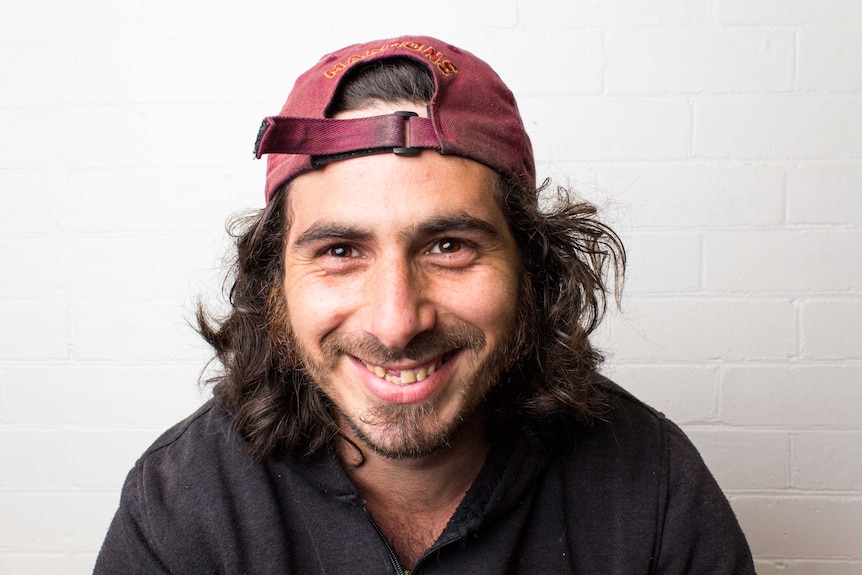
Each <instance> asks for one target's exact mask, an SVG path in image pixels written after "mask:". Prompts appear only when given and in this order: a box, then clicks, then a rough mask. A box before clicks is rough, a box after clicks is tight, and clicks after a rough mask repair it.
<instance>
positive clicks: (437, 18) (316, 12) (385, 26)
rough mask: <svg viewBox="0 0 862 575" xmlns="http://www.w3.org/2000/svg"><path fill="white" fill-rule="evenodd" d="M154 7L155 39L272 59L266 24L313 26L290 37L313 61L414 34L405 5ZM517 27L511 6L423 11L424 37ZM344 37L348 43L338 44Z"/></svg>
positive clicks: (481, 1)
mask: <svg viewBox="0 0 862 575" xmlns="http://www.w3.org/2000/svg"><path fill="white" fill-rule="evenodd" d="M158 6H159V11H158V15H159V19H158V34H159V35H164V36H170V37H181V38H220V37H225V36H228V37H238V38H241V39H250V40H258V42H259V43H260V44H262V45H261V46H260V52H259V54H268V53H273V52H274V51H276V50H279V49H283V47H284V41H285V35H283V34H275V33H270V31H269V29H268V27H267V25H268V23H271V22H307V23H313V25H310V26H308V27H307V28H308V29H306V30H301V31H299V32H298V33H297V34H295V35H296V36H298V37H299V38H301V39H302V42H303V43H305V44H308V43H311V44H313V45H314V46H315V48H316V49H315V52H314V53H315V55H316V56H317V57H319V56H320V55H321V53H322V51H324V50H326V49H327V47H328V48H330V49H333V48H336V47H338V46H343V45H347V44H345V43H343V42H342V43H339V40H341V39H344V40H348V41H351V42H356V41H361V40H362V39H364V40H366V41H367V40H369V39H373V38H384V37H392V36H397V35H403V34H404V33H405V28H411V29H414V28H417V26H409V25H407V24H406V23H405V18H406V16H405V14H408V15H409V14H410V11H409V10H407V11H406V12H405V5H404V4H403V3H399V2H394V1H392V0H386V1H383V2H381V3H380V4H377V5H375V6H374V9H373V10H369V6H368V5H363V4H361V3H357V2H347V1H344V0H336V1H333V2H332V3H331V4H329V5H327V10H326V11H325V12H322V11H321V9H320V6H319V5H315V4H295V5H294V4H285V3H283V2H275V1H273V0H266V1H265V2H264V3H263V5H262V6H258V5H257V4H256V5H255V8H254V9H253V10H235V9H227V8H226V9H221V10H218V9H210V10H203V9H202V8H201V5H200V4H198V3H196V2H164V1H160V2H159V3H158ZM517 21H518V12H517V6H516V3H515V1H514V0H502V1H499V2H497V1H494V0H476V1H475V2H469V3H468V2H459V1H457V0H441V1H440V2H436V3H435V4H434V5H433V6H432V7H430V9H428V10H424V11H422V24H421V28H422V29H423V30H428V31H429V32H428V33H431V32H433V31H434V30H435V29H442V30H452V29H455V30H458V29H486V28H513V27H514V26H515V25H516V23H517ZM354 30H359V31H360V32H362V34H361V35H360V36H359V38H353V36H355V34H350V32H352V31H354ZM407 32H409V30H408V31H407ZM422 33H425V32H422ZM431 35H433V34H431ZM439 35H441V36H442V34H439ZM288 36H289V35H288ZM333 36H341V37H342V38H333ZM345 36H347V38H343V37H345ZM449 36H451V34H449V35H447V36H445V38H446V39H448V38H449Z"/></svg>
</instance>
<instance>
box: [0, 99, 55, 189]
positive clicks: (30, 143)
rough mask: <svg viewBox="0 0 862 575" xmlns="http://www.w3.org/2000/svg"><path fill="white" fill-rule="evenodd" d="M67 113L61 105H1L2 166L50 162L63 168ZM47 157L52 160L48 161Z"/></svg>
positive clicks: (25, 167) (39, 165) (19, 167)
mask: <svg viewBox="0 0 862 575" xmlns="http://www.w3.org/2000/svg"><path fill="white" fill-rule="evenodd" d="M63 117H64V114H63V113H62V112H61V111H60V110H59V109H58V108H57V107H47V108H19V107H2V106H0V126H3V134H2V136H0V170H6V169H14V170H39V169H44V168H45V167H46V165H48V166H49V167H50V168H51V169H59V168H62V167H63V166H64V159H65V157H66V154H65V153H66V146H65V144H64V140H65V139H67V137H68V132H67V131H66V130H65V128H64V126H63ZM45 126H50V127H51V132H52V137H50V138H46V137H45V134H44V129H45ZM35 150H38V153H35V152H34V151H35ZM46 158H51V161H50V162H47V161H46ZM4 195H5V194H4Z"/></svg>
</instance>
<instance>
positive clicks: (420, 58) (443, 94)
mask: <svg viewBox="0 0 862 575" xmlns="http://www.w3.org/2000/svg"><path fill="white" fill-rule="evenodd" d="M393 57H406V58H410V59H413V60H415V61H417V62H420V63H421V64H424V65H425V66H426V67H427V68H428V71H429V72H431V74H432V75H433V77H434V85H435V90H434V96H433V97H432V98H431V102H430V105H429V114H430V117H429V118H422V117H418V116H415V115H413V114H412V113H409V112H399V113H395V114H388V115H383V116H374V117H370V118H352V119H333V118H327V117H326V113H327V110H328V109H329V107H330V103H331V102H332V100H333V98H334V96H335V94H336V92H337V90H338V86H339V84H340V82H341V79H342V78H344V76H345V75H346V74H347V72H349V71H350V70H351V69H352V68H353V67H355V66H357V65H361V64H365V63H368V62H373V61H377V60H384V59H387V58H393ZM423 148H428V149H434V150H438V151H439V152H440V153H441V154H452V155H456V156H463V157H465V158H470V159H472V160H476V161H477V162H481V163H482V164H485V165H486V166H489V167H490V168H493V169H494V170H496V171H497V172H500V173H502V174H503V175H505V176H508V177H510V178H512V179H513V180H515V181H516V182H519V183H520V184H523V185H524V186H527V187H535V185H536V168H535V164H534V161H533V148H532V146H531V145H530V138H529V137H528V136H527V133H526V131H525V130H524V123H523V122H522V121H521V116H520V114H519V113H518V106H517V104H516V103H515V97H514V96H513V95H512V92H511V91H510V90H509V88H507V87H506V85H505V84H504V83H503V81H502V80H501V79H500V77H499V76H497V74H496V73H495V72H494V70H492V69H491V67H490V66H488V64H486V63H485V62H483V61H482V60H480V59H479V58H477V57H476V56H474V55H473V54H471V53H469V52H466V51H464V50H461V49H459V48H456V47H454V46H452V45H450V44H446V43H445V42H442V41H440V40H437V39H434V38H428V37H425V36H403V37H401V38H394V39H392V40H379V41H376V42H369V43H367V44H359V45H355V46H349V47H347V48H344V49H342V50H338V51H336V52H333V53H331V54H329V55H327V56H324V57H323V58H322V59H321V60H320V62H318V63H317V65H315V66H314V67H313V68H312V69H311V70H309V71H308V72H306V73H304V74H303V75H302V76H300V77H299V78H298V79H297V80H296V84H295V85H294V87H293V90H292V91H291V92H290V95H289V96H288V97H287V102H285V104H284V107H283V108H282V109H281V114H280V115H279V116H273V117H269V118H266V119H265V120H264V121H263V124H262V125H261V127H260V132H259V133H258V136H257V142H256V143H255V150H254V153H255V156H256V157H258V158H260V157H261V156H262V155H263V154H269V157H268V158H267V160H268V161H267V170H266V200H267V201H269V199H270V197H272V194H273V193H274V192H275V191H276V190H277V189H278V188H279V187H280V186H281V185H282V184H284V183H285V182H287V181H289V180H291V179H292V178H294V177H295V176H297V175H299V174H301V173H303V172H306V171H309V170H313V169H315V168H317V167H319V166H320V165H322V164H323V163H326V162H327V161H332V160H333V159H339V158H348V157H355V156H358V155H363V154H370V153H380V152H384V151H392V152H394V153H396V154H414V153H418V152H419V151H420V150H421V149H423Z"/></svg>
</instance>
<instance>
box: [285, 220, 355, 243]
mask: <svg viewBox="0 0 862 575" xmlns="http://www.w3.org/2000/svg"><path fill="white" fill-rule="evenodd" d="M371 237H372V234H371V232H369V231H367V230H363V229H360V228H357V227H354V226H346V225H343V224H335V223H320V224H312V225H311V226H310V227H309V228H308V229H307V230H305V231H304V232H302V233H301V234H300V235H299V236H297V238H296V241H294V242H293V247H294V248H303V247H305V246H307V245H309V244H314V243H318V242H321V241H328V240H343V241H354V242H360V241H368V240H370V239H371Z"/></svg>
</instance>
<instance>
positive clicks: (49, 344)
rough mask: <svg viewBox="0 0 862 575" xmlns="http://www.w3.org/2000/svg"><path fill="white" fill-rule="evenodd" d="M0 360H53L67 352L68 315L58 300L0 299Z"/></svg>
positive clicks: (65, 354) (63, 305)
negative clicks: (0, 325)
mask: <svg viewBox="0 0 862 575" xmlns="http://www.w3.org/2000/svg"><path fill="white" fill-rule="evenodd" d="M0 317H2V318H3V323H4V325H6V326H12V327H11V329H9V328H7V329H3V330H0V361H2V360H9V359H13V360H36V361H39V360H55V359H64V358H66V357H68V355H69V349H68V348H69V332H70V327H71V324H70V322H71V319H70V317H69V311H68V309H67V307H66V305H65V304H64V303H62V302H58V301H54V300H52V301H47V302H46V301H38V300H12V299H4V300H0Z"/></svg>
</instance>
